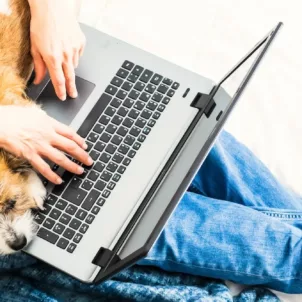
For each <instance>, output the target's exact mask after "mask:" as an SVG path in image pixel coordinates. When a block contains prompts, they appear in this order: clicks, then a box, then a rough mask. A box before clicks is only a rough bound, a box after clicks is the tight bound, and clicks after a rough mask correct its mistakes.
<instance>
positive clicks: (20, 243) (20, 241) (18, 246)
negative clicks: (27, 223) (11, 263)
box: [9, 236, 27, 251]
mask: <svg viewBox="0 0 302 302" xmlns="http://www.w3.org/2000/svg"><path fill="white" fill-rule="evenodd" d="M26 244H27V240H26V237H25V236H19V237H16V239H15V240H14V241H12V242H10V243H9V246H10V247H11V248H12V249H13V250H14V251H20V250H22V249H23V248H24V247H25V246H26Z"/></svg>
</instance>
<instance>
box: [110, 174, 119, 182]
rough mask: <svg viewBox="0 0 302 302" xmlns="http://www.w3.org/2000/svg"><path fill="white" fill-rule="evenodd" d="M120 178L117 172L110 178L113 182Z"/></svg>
mask: <svg viewBox="0 0 302 302" xmlns="http://www.w3.org/2000/svg"><path fill="white" fill-rule="evenodd" d="M120 179H121V175H119V174H117V173H116V174H114V175H113V177H112V180H113V181H115V182H118V181H119V180H120Z"/></svg>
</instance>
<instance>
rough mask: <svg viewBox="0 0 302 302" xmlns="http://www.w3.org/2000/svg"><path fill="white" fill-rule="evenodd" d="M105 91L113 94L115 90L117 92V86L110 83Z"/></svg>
mask: <svg viewBox="0 0 302 302" xmlns="http://www.w3.org/2000/svg"><path fill="white" fill-rule="evenodd" d="M105 92H107V93H108V94H111V95H115V94H116V92H117V88H116V87H114V86H112V85H109V86H108V87H107V88H106V90H105Z"/></svg>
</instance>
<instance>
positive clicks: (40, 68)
mask: <svg viewBox="0 0 302 302" xmlns="http://www.w3.org/2000/svg"><path fill="white" fill-rule="evenodd" d="M33 59H34V67H35V74H36V76H35V80H34V84H35V85H38V84H40V83H41V82H42V80H43V79H44V78H45V75H46V71H47V68H46V65H45V62H44V60H43V58H42V57H41V55H40V54H39V53H35V54H34V55H33Z"/></svg>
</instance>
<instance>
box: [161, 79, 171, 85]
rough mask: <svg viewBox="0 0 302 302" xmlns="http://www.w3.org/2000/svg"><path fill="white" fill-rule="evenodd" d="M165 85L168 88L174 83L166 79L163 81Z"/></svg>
mask: <svg viewBox="0 0 302 302" xmlns="http://www.w3.org/2000/svg"><path fill="white" fill-rule="evenodd" d="M163 83H164V84H166V85H168V86H170V85H171V84H172V83H173V81H172V80H170V79H168V78H164V79H163Z"/></svg>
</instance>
